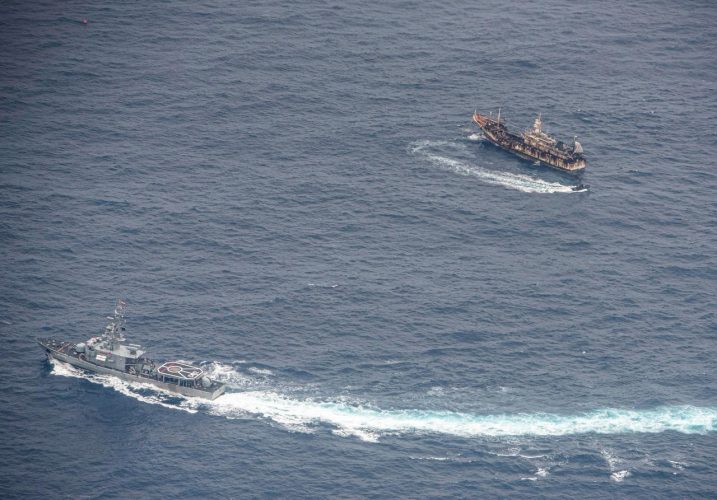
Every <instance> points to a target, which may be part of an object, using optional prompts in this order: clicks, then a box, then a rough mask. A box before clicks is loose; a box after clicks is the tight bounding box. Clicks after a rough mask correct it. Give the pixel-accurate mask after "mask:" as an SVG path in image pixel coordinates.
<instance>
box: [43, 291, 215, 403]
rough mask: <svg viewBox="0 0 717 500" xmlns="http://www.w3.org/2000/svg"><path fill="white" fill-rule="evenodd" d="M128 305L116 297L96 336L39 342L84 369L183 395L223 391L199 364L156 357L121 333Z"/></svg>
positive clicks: (208, 396)
mask: <svg viewBox="0 0 717 500" xmlns="http://www.w3.org/2000/svg"><path fill="white" fill-rule="evenodd" d="M126 306H127V304H126V303H125V301H123V300H118V301H117V306H116V307H115V310H114V314H113V315H112V316H108V317H107V319H109V320H110V322H109V324H108V325H107V326H106V327H105V330H104V332H103V333H102V334H101V335H99V336H97V337H92V338H90V339H89V340H87V341H85V342H80V343H78V344H73V343H72V342H66V341H59V340H56V339H54V338H41V339H37V340H38V343H39V344H40V345H41V346H42V347H43V348H44V349H45V352H46V354H47V358H48V359H53V358H54V359H57V360H59V361H62V362H64V363H69V364H71V365H72V366H75V367H77V368H81V369H83V370H88V371H91V372H95V373H100V374H103V375H112V376H115V377H118V378H121V379H122V380H126V381H128V382H139V383H144V384H151V385H153V386H156V387H158V388H160V389H164V390H165V391H169V392H175V393H178V394H181V395H182V396H189V397H199V398H205V399H211V400H213V399H216V398H218V397H219V396H221V395H222V394H224V389H225V387H226V386H225V384H222V383H221V382H218V381H216V380H212V379H210V378H209V377H208V376H207V375H206V374H205V372H204V370H202V369H201V368H200V367H198V366H194V365H191V364H189V363H186V362H184V361H167V362H159V361H155V360H153V359H150V358H148V357H147V356H146V354H147V351H146V350H145V349H144V348H143V347H142V346H140V345H138V344H130V343H128V342H127V341H126V340H125V338H124V335H123V333H122V332H124V330H125V328H124V323H125V322H124V311H125V308H126Z"/></svg>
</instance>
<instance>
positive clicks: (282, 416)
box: [52, 361, 717, 442]
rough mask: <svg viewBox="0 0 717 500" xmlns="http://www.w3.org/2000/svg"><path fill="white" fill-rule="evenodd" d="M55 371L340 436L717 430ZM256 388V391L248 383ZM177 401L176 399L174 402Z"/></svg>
mask: <svg viewBox="0 0 717 500" xmlns="http://www.w3.org/2000/svg"><path fill="white" fill-rule="evenodd" d="M52 364H53V371H52V373H53V374H54V375H59V376H65V377H67V376H69V377H76V378H83V379H85V380H89V381H90V382H94V383H98V384H102V385H103V386H105V387H107V388H111V389H114V390H117V391H119V392H121V393H122V394H125V395H127V396H130V397H133V398H135V399H137V400H139V401H142V402H144V403H150V404H159V405H161V406H163V407H167V408H173V409H177V410H182V411H187V412H191V413H195V412H204V413H207V414H211V415H216V416H221V417H225V418H228V419H238V418H255V417H259V418H263V419H267V420H269V421H272V422H275V423H276V424H279V425H281V426H282V427H284V428H286V429H288V430H290V431H295V432H315V431H316V430H318V429H320V428H322V427H324V428H325V427H327V426H328V427H329V428H330V429H331V431H332V432H333V433H334V434H336V435H339V436H354V437H357V438H359V439H362V440H364V441H369V442H375V441H378V440H379V439H380V438H381V437H382V436H389V435H407V434H413V435H415V434H419V435H424V434H448V435H452V436H458V437H465V438H475V437H503V436H565V435H572V434H589V433H593V434H625V433H659V432H666V431H674V432H680V433H685V434H705V433H708V432H714V431H715V430H717V408H700V407H695V406H688V405H682V406H665V407H660V408H654V409H648V410H631V409H619V408H606V409H598V410H593V411H590V412H585V413H579V414H575V415H560V414H552V413H520V414H494V415H479V414H470V413H459V412H452V411H424V410H413V409H410V410H409V409H407V410H383V409H380V408H375V407H373V406H371V405H368V404H362V403H360V402H356V401H349V400H346V399H339V400H334V401H328V400H323V401H322V400H318V399H312V398H304V399H301V398H295V397H290V396H287V395H285V394H281V393H280V392H277V391H275V390H265V389H262V390H253V389H252V388H251V386H252V381H251V379H250V377H248V376H246V375H243V374H239V373H236V372H235V371H234V370H232V369H231V368H230V367H227V366H226V365H221V364H219V363H213V364H212V366H213V367H214V370H216V372H217V373H222V374H223V377H224V380H226V381H227V383H228V386H229V387H232V388H234V389H235V390H236V389H243V390H240V391H237V392H227V393H226V394H224V395H223V396H220V397H219V398H218V399H216V400H214V401H207V400H201V399H197V398H182V397H181V396H177V395H174V394H169V393H164V392H162V391H158V390H157V389H156V388H155V387H153V386H139V385H137V384H130V383H128V382H125V381H122V380H120V379H116V378H115V377H111V376H104V375H94V374H87V373H85V372H83V371H81V370H78V369H75V368H73V367H71V366H69V365H66V364H64V363H61V362H59V361H52ZM247 389H249V390H247ZM172 401H174V402H172Z"/></svg>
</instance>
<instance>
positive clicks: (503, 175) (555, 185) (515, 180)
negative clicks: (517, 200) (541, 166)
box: [409, 136, 580, 193]
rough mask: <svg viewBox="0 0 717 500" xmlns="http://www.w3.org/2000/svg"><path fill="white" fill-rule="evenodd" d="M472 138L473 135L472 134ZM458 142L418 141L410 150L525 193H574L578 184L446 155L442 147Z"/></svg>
mask: <svg viewBox="0 0 717 500" xmlns="http://www.w3.org/2000/svg"><path fill="white" fill-rule="evenodd" d="M471 140H475V139H473V136H471ZM459 146H460V145H459V144H457V143H450V142H447V141H416V142H414V143H412V144H411V146H410V148H409V150H410V152H411V153H412V154H414V155H416V156H419V157H422V158H425V159H426V160H428V161H429V162H430V163H432V164H434V165H436V166H438V167H440V168H444V169H447V170H451V171H453V172H455V173H457V174H460V175H470V176H473V177H477V178H478V179H480V180H482V181H483V182H485V183H487V184H493V185H498V186H503V187H506V188H509V189H515V190H517V191H522V192H524V193H574V192H580V191H579V190H578V191H576V190H575V188H576V187H577V186H567V185H565V184H560V183H559V182H548V181H544V180H542V179H538V178H536V177H531V176H529V175H523V174H513V173H510V172H500V171H496V170H489V169H485V168H482V167H479V166H477V165H474V164H471V163H469V162H468V161H465V160H458V159H455V158H451V157H449V156H446V155H445V154H444V153H442V152H441V149H445V148H446V147H453V148H455V147H459Z"/></svg>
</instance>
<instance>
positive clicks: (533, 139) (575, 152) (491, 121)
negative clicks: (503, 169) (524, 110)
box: [473, 110, 587, 172]
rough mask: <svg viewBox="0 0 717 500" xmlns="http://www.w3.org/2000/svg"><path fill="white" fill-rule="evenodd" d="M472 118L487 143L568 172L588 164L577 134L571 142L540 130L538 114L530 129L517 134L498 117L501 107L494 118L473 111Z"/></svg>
mask: <svg viewBox="0 0 717 500" xmlns="http://www.w3.org/2000/svg"><path fill="white" fill-rule="evenodd" d="M473 121H474V122H475V123H476V124H477V125H478V126H479V127H480V128H481V130H482V131H483V134H484V135H485V137H486V138H487V139H488V140H489V141H490V142H492V143H493V144H495V145H496V146H498V147H500V148H503V149H505V150H508V151H510V152H512V153H515V154H517V155H519V156H521V157H523V158H526V159H529V160H533V161H536V160H537V161H539V162H541V163H544V164H545V165H548V166H551V167H554V168H557V169H560V170H565V171H567V172H579V171H581V170H583V169H585V167H587V161H586V160H585V156H584V154H583V148H582V146H581V145H580V143H579V142H578V141H577V137H576V138H575V139H574V140H573V144H572V145H568V144H565V143H563V142H559V141H557V140H556V139H555V138H553V137H551V136H550V135H548V134H546V133H545V132H544V131H543V122H542V119H541V116H540V115H538V117H537V118H536V119H535V122H533V126H532V127H531V128H529V129H528V130H525V131H524V132H521V133H519V134H516V133H513V132H510V131H509V130H508V128H507V127H506V126H505V124H504V123H503V122H502V121H501V119H500V110H499V111H498V116H497V118H493V115H492V114H490V115H488V116H486V115H481V114H480V113H478V112H477V111H476V112H475V113H473Z"/></svg>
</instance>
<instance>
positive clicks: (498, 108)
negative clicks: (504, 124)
mask: <svg viewBox="0 0 717 500" xmlns="http://www.w3.org/2000/svg"><path fill="white" fill-rule="evenodd" d="M498 123H500V108H498Z"/></svg>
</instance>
